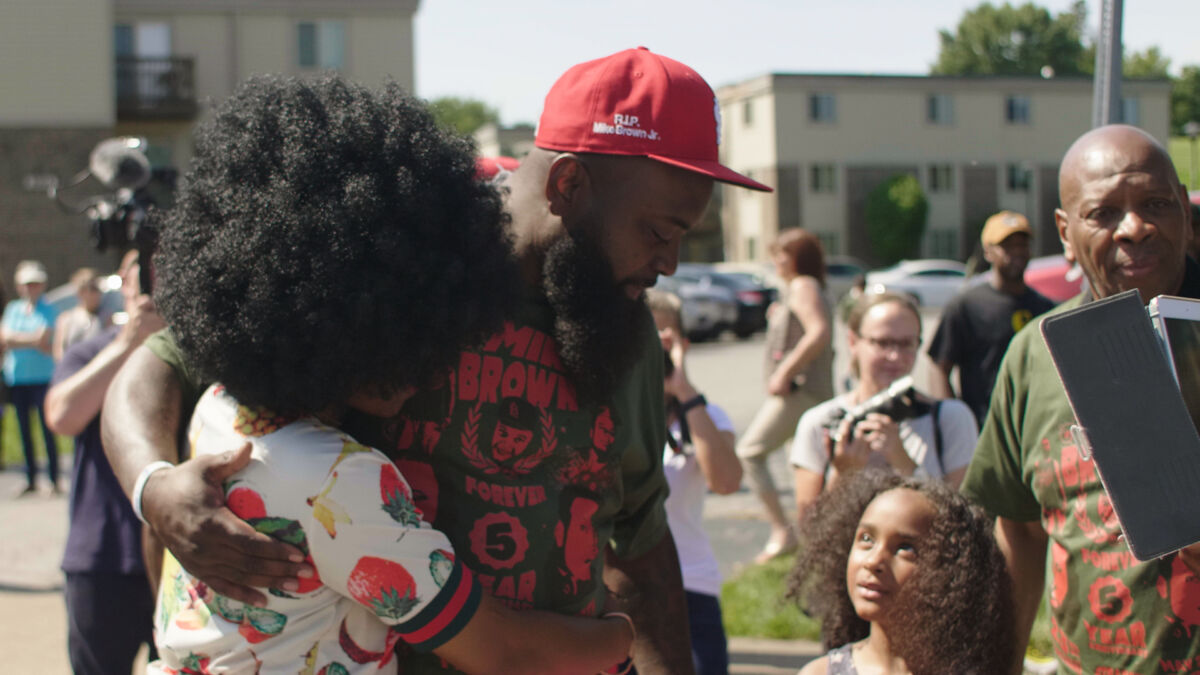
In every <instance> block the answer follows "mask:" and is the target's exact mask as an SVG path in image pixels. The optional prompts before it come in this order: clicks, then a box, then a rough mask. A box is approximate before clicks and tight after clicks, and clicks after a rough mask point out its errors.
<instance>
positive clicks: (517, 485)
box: [346, 298, 667, 673]
mask: <svg viewBox="0 0 1200 675" xmlns="http://www.w3.org/2000/svg"><path fill="white" fill-rule="evenodd" d="M642 318H643V319H644V321H645V325H644V326H643V328H644V330H643V333H642V335H643V336H644V338H645V342H646V349H645V351H644V353H643V356H642V358H641V359H640V360H639V362H638V363H637V365H636V366H635V367H634V368H633V369H632V370H631V372H630V373H629V375H628V377H627V378H626V379H625V380H624V381H623V383H622V384H621V385H620V388H619V390H618V392H617V394H616V395H615V396H614V397H613V400H612V401H611V402H609V403H608V404H606V405H593V406H584V405H581V404H580V403H579V401H578V400H577V398H576V396H575V391H574V387H573V386H572V383H571V381H570V380H569V379H568V378H567V376H566V375H565V373H564V369H563V366H562V364H561V363H560V361H559V357H558V350H557V346H556V344H555V341H554V339H553V338H552V337H551V336H552V327H553V325H554V316H553V313H552V311H551V310H550V307H549V306H548V305H547V304H546V303H545V300H544V299H542V298H527V299H526V300H525V302H524V303H523V304H522V307H521V309H520V311H519V312H518V313H517V317H516V318H515V319H514V320H513V321H510V322H508V323H506V324H505V326H504V327H503V329H502V330H501V331H500V332H499V333H497V334H496V335H494V336H493V337H492V338H491V339H490V340H488V341H487V342H486V343H485V344H484V345H483V346H482V347H481V348H479V349H472V350H467V351H464V352H463V353H462V356H461V358H460V360H459V363H458V366H457V367H456V368H455V369H454V370H453V372H451V373H449V374H448V375H447V377H446V378H445V380H444V383H443V384H442V385H441V386H440V387H438V388H434V389H431V390H428V391H425V392H421V393H419V394H418V395H417V396H416V397H415V398H414V399H413V400H411V401H410V402H409V403H408V404H406V405H405V407H404V410H403V411H402V412H401V414H400V415H399V416H398V417H396V418H393V419H391V420H387V421H386V422H385V421H381V420H378V419H364V418H361V417H360V418H358V419H357V420H355V419H351V418H348V419H347V425H346V429H347V430H349V431H350V432H351V433H353V434H354V435H355V437H356V438H359V439H361V440H362V441H363V442H364V443H368V444H370V445H372V446H374V447H378V448H380V449H381V450H383V451H384V452H386V453H387V454H388V455H389V456H390V457H391V458H392V459H393V460H395V462H396V464H397V466H399V467H400V471H401V473H403V474H404V476H405V478H406V479H408V481H409V483H410V484H411V485H412V486H413V490H414V494H415V499H416V503H417V506H418V507H419V508H420V509H421V511H422V513H424V514H425V517H426V518H428V519H429V520H430V521H431V522H432V523H433V526H434V527H435V528H437V529H438V530H441V531H442V532H445V533H446V535H447V536H448V537H449V538H450V541H451V543H453V545H454V550H455V552H456V554H457V555H458V556H459V560H461V561H462V562H463V564H465V565H466V566H467V567H469V568H471V569H472V570H474V571H475V572H476V575H477V577H478V578H479V580H480V582H481V583H482V584H483V586H484V588H485V589H486V590H487V591H488V592H490V593H491V594H492V595H494V596H496V597H498V598H500V599H501V600H503V601H505V602H506V603H507V604H509V605H510V606H512V607H514V608H517V609H529V608H537V609H549V610H554V611H558V612H562V613H567V614H594V613H596V612H598V611H599V610H601V609H602V608H603V603H604V584H603V582H602V579H601V573H602V570H603V565H604V549H605V548H606V546H609V545H611V546H612V548H613V550H614V552H615V553H616V555H618V556H622V557H636V556H639V555H642V554H643V553H645V552H647V551H648V550H649V549H650V548H652V547H653V546H654V545H655V544H657V543H658V542H659V541H660V540H661V539H662V537H663V536H664V535H665V534H666V532H667V523H666V512H665V510H664V507H663V503H664V501H665V499H666V495H667V486H666V479H665V477H664V476H663V472H662V448H663V444H664V443H665V442H666V424H665V422H664V419H665V415H664V412H663V389H662V386H663V363H662V358H663V357H662V348H661V346H660V344H659V342H658V337H657V335H656V333H655V332H654V330H653V324H652V320H651V318H650V316H649V313H648V312H647V313H646V314H645V316H644V317H642ZM405 667H406V668H408V669H409V670H406V671H405V672H411V673H423V672H444V671H445V670H446V668H445V666H444V665H443V664H440V663H438V660H437V659H436V658H435V657H431V656H421V655H414V657H413V658H412V659H409V658H406V659H405Z"/></svg>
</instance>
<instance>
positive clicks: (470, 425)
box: [462, 401, 558, 476]
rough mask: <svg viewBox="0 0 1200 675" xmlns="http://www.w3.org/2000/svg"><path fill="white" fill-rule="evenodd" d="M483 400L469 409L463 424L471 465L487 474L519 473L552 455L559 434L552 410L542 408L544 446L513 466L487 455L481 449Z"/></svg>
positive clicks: (464, 439) (464, 452)
mask: <svg viewBox="0 0 1200 675" xmlns="http://www.w3.org/2000/svg"><path fill="white" fill-rule="evenodd" d="M482 405H483V402H482V401H479V402H477V403H476V404H475V407H474V408H471V409H470V410H468V411H467V419H466V422H465V423H464V424H463V432H462V448H463V454H464V455H466V457H467V461H468V462H470V463H471V466H473V467H475V468H476V469H479V470H481V471H483V472H484V473H485V474H488V475H491V474H497V473H503V474H506V475H510V476H511V475H517V474H526V473H529V472H530V471H532V470H533V469H534V467H536V466H537V465H538V464H541V463H542V460H544V459H546V458H547V457H549V456H550V454H551V453H553V452H554V448H556V447H557V446H558V438H557V434H556V433H555V431H554V420H553V419H551V417H550V411H549V410H547V409H545V408H542V411H541V421H542V446H541V448H540V449H538V451H537V452H535V453H533V454H531V455H527V456H525V457H522V458H520V459H518V460H517V461H516V462H514V463H513V465H512V466H511V467H506V466H502V465H500V464H499V463H498V462H496V461H495V460H493V459H492V458H491V457H487V456H485V455H484V454H483V453H481V452H480V451H479V420H480V418H481V417H482V416H483V414H482V412H481V411H480V408H481V407H482Z"/></svg>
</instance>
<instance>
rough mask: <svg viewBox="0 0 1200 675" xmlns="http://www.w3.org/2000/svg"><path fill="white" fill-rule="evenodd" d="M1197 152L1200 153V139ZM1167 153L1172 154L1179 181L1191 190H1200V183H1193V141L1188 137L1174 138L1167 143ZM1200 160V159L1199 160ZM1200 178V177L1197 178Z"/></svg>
mask: <svg viewBox="0 0 1200 675" xmlns="http://www.w3.org/2000/svg"><path fill="white" fill-rule="evenodd" d="M1196 143H1197V148H1196V150H1197V152H1200V139H1197V141H1196ZM1167 151H1168V152H1170V153H1171V161H1172V162H1174V163H1175V171H1176V172H1177V173H1178V174H1179V180H1180V181H1182V182H1183V184H1184V185H1186V186H1187V188H1188V189H1189V190H1197V189H1200V181H1197V183H1196V184H1195V185H1193V183H1192V180H1193V179H1192V141H1191V139H1189V138H1188V137H1187V136H1174V137H1172V138H1171V140H1170V141H1168V143H1167ZM1198 159H1200V158H1198ZM1197 178H1200V177H1197Z"/></svg>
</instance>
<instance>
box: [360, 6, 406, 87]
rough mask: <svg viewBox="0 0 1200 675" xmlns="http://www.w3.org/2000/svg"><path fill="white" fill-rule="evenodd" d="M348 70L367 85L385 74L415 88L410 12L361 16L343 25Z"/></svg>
mask: <svg viewBox="0 0 1200 675" xmlns="http://www.w3.org/2000/svg"><path fill="white" fill-rule="evenodd" d="M346 50H347V54H346V67H347V74H348V75H349V76H350V77H352V78H354V79H355V80H358V81H359V82H362V83H363V84H367V85H370V86H378V85H380V84H382V83H383V82H384V81H385V80H387V79H388V78H391V79H394V80H395V81H396V83H397V84H399V85H400V86H402V87H404V88H405V89H407V90H408V91H412V90H413V88H414V78H413V26H412V17H411V16H360V17H355V18H354V19H352V20H350V21H348V22H347V25H346Z"/></svg>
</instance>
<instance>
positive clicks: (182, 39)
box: [171, 14, 237, 106]
mask: <svg viewBox="0 0 1200 675" xmlns="http://www.w3.org/2000/svg"><path fill="white" fill-rule="evenodd" d="M233 34H234V17H233V16H232V15H228V14H224V15H223V14H179V15H177V16H175V17H174V18H173V19H172V35H171V39H172V45H171V49H172V51H173V52H174V53H175V54H176V55H177V56H185V57H190V58H192V59H193V60H194V63H195V64H196V99H197V100H198V101H200V103H201V105H202V106H203V105H204V102H205V101H208V100H210V99H220V98H222V97H224V96H227V95H228V94H229V92H231V91H232V90H233V87H234V86H235V85H236V81H235V71H234V66H235V64H236V63H237V52H236V50H234V49H231V48H230V46H231V45H232V44H233V42H232V38H233Z"/></svg>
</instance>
